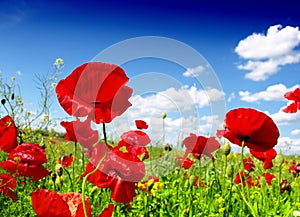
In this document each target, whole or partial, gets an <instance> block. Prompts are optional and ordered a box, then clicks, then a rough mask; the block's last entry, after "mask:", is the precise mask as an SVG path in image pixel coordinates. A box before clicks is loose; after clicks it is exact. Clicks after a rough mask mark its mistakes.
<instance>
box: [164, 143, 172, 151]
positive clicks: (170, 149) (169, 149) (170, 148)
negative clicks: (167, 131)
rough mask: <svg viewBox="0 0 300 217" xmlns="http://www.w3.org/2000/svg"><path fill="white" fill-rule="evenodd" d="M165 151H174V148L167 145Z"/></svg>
mask: <svg viewBox="0 0 300 217" xmlns="http://www.w3.org/2000/svg"><path fill="white" fill-rule="evenodd" d="M164 149H165V151H172V147H171V145H170V144H165V145H164Z"/></svg>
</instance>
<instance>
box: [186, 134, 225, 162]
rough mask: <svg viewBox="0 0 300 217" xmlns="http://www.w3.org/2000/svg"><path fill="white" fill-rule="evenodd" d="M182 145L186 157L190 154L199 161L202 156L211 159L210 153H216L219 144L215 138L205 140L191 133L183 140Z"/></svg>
mask: <svg viewBox="0 0 300 217" xmlns="http://www.w3.org/2000/svg"><path fill="white" fill-rule="evenodd" d="M183 144H184V145H185V147H186V149H187V150H186V154H185V155H186V156H187V154H188V153H192V154H193V155H194V157H195V158H197V159H200V157H201V156H202V155H206V156H208V157H209V158H211V159H213V158H214V157H213V155H212V152H214V151H216V150H217V149H218V148H219V147H220V144H219V142H218V141H217V140H216V139H215V137H213V136H212V137H209V138H206V137H204V136H197V135H196V134H193V133H191V134H190V136H189V137H187V138H185V139H184V140H183ZM184 158H185V157H184Z"/></svg>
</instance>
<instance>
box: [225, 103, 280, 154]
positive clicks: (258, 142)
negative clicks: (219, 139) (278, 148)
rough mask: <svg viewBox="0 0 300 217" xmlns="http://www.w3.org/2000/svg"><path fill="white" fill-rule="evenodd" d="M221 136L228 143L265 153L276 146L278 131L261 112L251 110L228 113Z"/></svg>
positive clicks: (270, 120)
mask: <svg viewBox="0 0 300 217" xmlns="http://www.w3.org/2000/svg"><path fill="white" fill-rule="evenodd" d="M225 123H226V128H225V130H224V131H223V136H224V137H225V138H227V139H228V140H229V141H230V142H232V143H234V144H237V145H239V146H242V143H244V146H247V147H248V148H250V149H253V150H254V151H260V152H263V151H267V150H269V149H272V148H273V147H274V146H275V145H276V144H277V139H278V137H279V131H278V128H277V126H276V125H275V123H274V121H273V120H272V119H271V118H270V117H269V116H267V115H266V114H265V113H263V112H259V111H257V110H254V109H251V108H238V109H234V110H231V111H229V112H228V113H227V114H226V118H225Z"/></svg>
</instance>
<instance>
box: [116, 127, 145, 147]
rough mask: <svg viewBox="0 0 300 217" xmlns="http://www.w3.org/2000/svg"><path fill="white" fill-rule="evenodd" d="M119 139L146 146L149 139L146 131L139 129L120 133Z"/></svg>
mask: <svg viewBox="0 0 300 217" xmlns="http://www.w3.org/2000/svg"><path fill="white" fill-rule="evenodd" d="M121 139H122V140H124V141H125V142H127V143H129V144H132V145H134V146H146V145H148V144H149V143H150V142H151V140H150V138H149V136H148V134H147V133H144V132H142V131H140V130H130V131H128V132H125V133H123V134H122V135H121Z"/></svg>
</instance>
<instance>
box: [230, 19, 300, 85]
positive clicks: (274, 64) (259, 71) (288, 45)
mask: <svg viewBox="0 0 300 217" xmlns="http://www.w3.org/2000/svg"><path fill="white" fill-rule="evenodd" d="M299 44H300V31H299V27H291V26H286V27H284V28H282V26H281V25H275V26H271V27H270V28H269V29H268V31H267V34H266V35H264V34H261V33H253V34H252V35H250V36H248V37H247V38H246V39H243V40H241V41H240V42H239V43H238V46H237V47H236V48H235V52H236V53H237V54H238V55H239V56H240V57H241V58H243V59H245V60H247V62H246V64H240V65H238V69H242V70H248V71H250V72H249V73H247V74H246V76H245V77H246V78H248V79H251V80H254V81H263V80H266V79H267V78H268V77H269V76H271V75H272V74H275V73H277V72H278V71H279V70H280V67H281V66H284V65H287V64H293V63H298V62H300V52H299V50H296V48H297V46H298V45H299Z"/></svg>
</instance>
